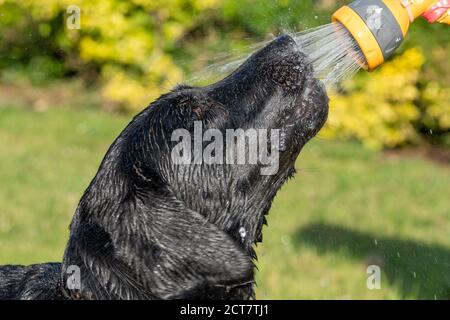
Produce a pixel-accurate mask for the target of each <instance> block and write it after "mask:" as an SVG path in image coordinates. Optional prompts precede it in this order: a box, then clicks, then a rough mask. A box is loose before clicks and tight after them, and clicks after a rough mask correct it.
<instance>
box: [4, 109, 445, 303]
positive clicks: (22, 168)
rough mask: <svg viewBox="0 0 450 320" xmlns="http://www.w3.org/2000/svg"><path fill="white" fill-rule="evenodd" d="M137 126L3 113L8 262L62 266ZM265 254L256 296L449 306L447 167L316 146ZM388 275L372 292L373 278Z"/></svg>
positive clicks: (109, 118)
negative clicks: (121, 142) (97, 178)
mask: <svg viewBox="0 0 450 320" xmlns="http://www.w3.org/2000/svg"><path fill="white" fill-rule="evenodd" d="M128 121H129V118H128V117H124V116H117V115H111V114H105V113H100V112H96V111H88V110H83V111H69V110H51V111H46V112H39V113H38V112H33V111H26V110H24V109H20V108H0V264H6V263H17V264H19V263H20V264H30V263H37V262H44V261H60V260H61V256H62V254H63V250H64V246H65V242H66V241H67V237H68V225H69V222H70V219H71V216H72V214H73V211H74V209H75V207H76V205H77V202H78V200H79V198H80V196H81V194H82V192H83V191H84V189H85V188H86V186H87V185H88V183H89V181H90V180H91V179H92V177H93V176H94V174H95V172H96V169H97V167H98V165H99V162H100V160H101V158H102V156H103V155H104V153H105V152H106V149H107V148H108V146H109V145H110V143H111V142H112V141H113V139H114V138H115V136H117V134H118V133H119V132H120V131H121V129H122V128H123V127H124V126H125V124H126V123H127V122H128ZM297 168H298V174H297V176H296V178H295V179H294V180H291V181H290V182H289V183H288V184H287V185H286V186H285V187H284V188H283V189H282V191H280V192H279V194H278V196H277V198H276V200H275V202H274V205H273V208H272V210H271V213H270V215H269V218H268V221H269V227H266V228H265V230H264V237H263V238H264V242H263V244H262V245H260V246H259V247H258V252H259V263H258V268H259V272H258V276H257V278H258V290H257V293H258V298H264V299H265V298H268V299H270V298H273V299H281V298H287V299H298V298H306V299H319V298H330V299H336V298H344V299H347V298H349V299H350V298H351V299H355V298H362V299H365V298H384V299H392V298H430V299H434V298H438V299H439V298H450V208H449V207H450V199H449V194H450V169H449V168H450V166H447V167H445V166H442V165H440V166H439V165H436V164H433V163H431V162H428V161H426V160H423V159H419V158H408V159H405V158H386V157H384V156H383V155H382V154H380V153H376V152H371V151H367V150H365V149H363V148H362V147H360V146H359V145H358V144H356V143H350V142H347V143H343V142H331V141H323V140H320V139H317V140H315V141H314V142H313V143H311V144H309V145H308V146H307V147H306V148H305V149H304V151H303V153H302V154H301V156H300V158H299V161H298V162H297ZM372 264H375V265H378V266H380V268H381V289H380V290H368V289H367V286H366V279H367V277H368V275H367V274H366V268H367V266H368V265H372Z"/></svg>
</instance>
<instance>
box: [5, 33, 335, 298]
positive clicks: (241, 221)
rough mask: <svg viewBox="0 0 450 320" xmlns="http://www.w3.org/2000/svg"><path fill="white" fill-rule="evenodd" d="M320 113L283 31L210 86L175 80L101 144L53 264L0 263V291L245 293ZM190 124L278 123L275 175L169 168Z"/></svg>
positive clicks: (311, 82)
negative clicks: (258, 248) (75, 277)
mask: <svg viewBox="0 0 450 320" xmlns="http://www.w3.org/2000/svg"><path fill="white" fill-rule="evenodd" d="M327 112H328V98H327V96H326V93H325V90H324V88H323V86H322V85H321V84H320V83H319V82H318V81H317V80H316V79H315V78H314V77H313V72H312V67H311V66H310V64H309V63H308V61H307V58H306V57H305V56H304V55H303V54H302V53H301V52H300V51H299V50H298V48H297V46H296V44H295V42H294V41H293V40H292V38H290V37H289V36H282V37H279V38H277V39H276V40H275V41H273V42H272V43H271V44H269V45H268V46H267V47H265V48H263V49H262V50H260V51H259V52H257V53H256V54H254V55H253V56H252V57H251V58H249V59H248V60H247V61H246V62H245V63H244V65H243V66H241V67H240V68H239V69H238V70H236V71H235V72H234V73H233V74H231V75H230V76H229V77H227V78H226V79H224V80H222V81H220V82H218V83H216V84H213V85H211V86H208V87H203V88H193V87H189V86H178V87H177V88H175V89H174V90H173V91H172V92H170V93H169V94H166V95H164V96H162V97H161V98H159V99H158V100H157V101H155V102H154V103H152V104H151V105H150V106H149V107H148V108H146V109H145V110H143V111H142V112H141V113H140V114H139V115H137V116H136V117H135V118H134V119H133V120H132V121H131V123H130V124H129V125H128V126H127V127H126V128H125V129H124V130H123V132H122V133H121V134H120V135H119V137H118V138H117V139H116V140H115V141H114V143H113V144H112V145H111V147H110V149H109V150H108V152H107V154H106V156H105V158H104V159H103V161H102V163H101V165H100V168H99V170H98V172H97V174H96V176H95V178H94V179H93V180H92V182H91V184H90V185H89V187H88V188H87V190H86V191H85V193H84V195H83V197H82V198H81V200H80V203H79V206H78V208H77V210H76V212H75V215H74V218H73V221H72V223H71V225H70V239H69V242H68V244H67V247H66V250H65V253H64V259H63V262H62V264H59V263H55V264H50V263H48V264H41V265H34V266H28V267H23V266H2V267H0V298H2V299H65V298H74V299H175V298H200V299H249V298H252V297H253V296H254V291H253V290H254V281H253V280H254V278H253V270H254V264H253V261H254V260H255V259H256V256H255V252H254V250H253V246H254V245H255V243H257V242H259V241H261V240H262V227H263V224H265V215H266V214H267V213H268V211H269V208H270V206H271V203H272V200H273V198H274V197H275V194H276V192H277V191H278V189H279V188H280V187H281V185H282V184H283V183H284V182H285V181H286V180H287V179H288V178H289V177H291V176H292V175H293V174H294V172H295V169H294V162H295V160H296V158H297V156H298V154H299V152H300V150H301V148H302V147H303V145H304V144H305V143H306V142H307V141H308V140H309V139H310V138H312V137H313V136H314V135H315V134H316V133H317V131H318V130H319V129H320V128H321V127H322V125H323V123H324V122H325V119H326V116H327ZM196 120H200V121H202V122H203V126H204V129H205V130H206V129H207V128H217V129H219V130H221V131H224V130H225V129H230V128H231V129H232V128H243V129H247V128H267V129H271V128H281V129H282V132H283V141H284V143H283V146H284V147H283V149H282V152H281V153H280V167H279V170H278V172H277V173H276V174H275V175H272V176H263V175H260V174H259V173H260V171H259V169H260V167H261V165H206V164H203V165H176V164H174V163H173V162H172V160H171V156H170V154H171V150H172V148H173V146H174V145H175V143H176V142H171V134H172V132H173V130H175V129H179V128H186V129H188V130H190V131H192V130H193V122H194V121H196ZM55 192H56V191H55ZM241 228H244V230H245V231H246V235H245V237H241V235H240V233H239V230H240V229H241ZM70 265H77V266H79V267H80V269H81V280H82V282H81V290H69V289H67V286H66V285H65V284H66V281H67V277H68V274H67V272H66V271H67V268H68V267H69V266H70Z"/></svg>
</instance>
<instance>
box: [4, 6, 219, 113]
mask: <svg viewBox="0 0 450 320" xmlns="http://www.w3.org/2000/svg"><path fill="white" fill-rule="evenodd" d="M218 3H219V0H159V1H155V0H129V1H119V0H41V1H39V3H37V2H36V1H35V0H20V1H19V0H3V1H1V2H0V6H5V5H11V4H15V5H17V6H19V7H20V8H22V9H23V10H24V11H25V12H28V13H29V14H31V16H32V19H33V20H34V21H38V22H39V24H40V25H45V23H46V22H48V21H53V20H55V19H56V17H58V16H61V15H62V18H63V20H62V21H60V22H61V24H59V25H58V26H57V27H58V28H60V29H61V30H60V36H59V39H60V40H61V42H63V43H60V44H59V45H61V46H62V45H63V44H65V45H66V46H67V47H68V48H67V47H66V50H68V51H69V52H70V51H73V52H74V53H76V54H77V55H78V56H79V57H80V58H81V60H82V61H83V62H84V63H91V64H95V65H97V66H99V68H100V77H101V79H100V80H101V84H102V93H103V95H104V97H105V98H106V99H109V100H112V101H114V102H115V103H116V104H118V105H119V106H121V107H122V108H125V109H130V108H137V109H141V108H143V107H145V106H146V105H147V104H148V103H149V102H151V101H152V100H153V99H155V98H157V97H158V96H159V95H160V94H161V93H163V92H164V91H167V90H168V89H170V88H171V87H173V86H174V85H175V84H177V83H178V82H180V81H181V80H182V72H181V70H180V68H179V67H178V66H177V65H176V64H175V63H174V61H173V57H172V56H171V54H170V53H169V51H170V48H171V47H172V46H174V45H175V44H176V43H177V41H179V40H180V39H181V37H182V36H183V35H184V33H185V32H187V31H189V30H190V28H192V27H193V26H194V25H195V24H196V23H197V21H198V19H199V18H200V17H201V15H202V14H204V12H206V11H207V10H210V9H214V8H215V7H216V6H217V5H218ZM71 5H76V6H78V7H79V8H80V10H81V15H80V29H79V30H69V29H65V30H64V19H66V18H67V17H68V14H67V13H66V10H67V8H68V7H69V6H71Z"/></svg>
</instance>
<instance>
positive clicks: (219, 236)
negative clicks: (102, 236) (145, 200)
mask: <svg viewBox="0 0 450 320" xmlns="http://www.w3.org/2000/svg"><path fill="white" fill-rule="evenodd" d="M139 211H140V212H139V213H137V212H134V213H133V214H132V215H129V216H127V217H124V218H125V219H130V220H129V221H123V223H124V224H125V225H128V226H129V230H133V236H132V237H127V238H124V237H120V236H117V237H114V236H113V237H112V243H113V245H114V247H115V248H120V249H121V250H118V251H116V250H115V256H116V257H117V258H118V259H120V260H122V261H124V262H125V263H129V261H127V260H128V259H130V255H136V257H139V259H141V263H144V264H145V266H143V267H145V269H147V270H149V271H150V272H152V275H153V276H152V277H150V283H148V284H147V285H148V287H149V288H150V290H151V292H152V294H154V295H156V296H157V297H159V298H161V299H180V298H188V297H190V298H192V297H195V296H196V295H198V296H204V293H205V291H206V292H210V291H211V290H214V289H216V290H219V289H220V290H223V287H224V286H230V287H235V286H239V285H243V284H248V282H249V281H251V279H253V267H254V266H253V262H252V261H251V259H250V257H249V256H248V255H247V254H245V253H244V252H243V250H242V249H241V248H240V247H239V246H238V245H237V244H236V243H235V242H234V240H233V239H232V238H231V237H230V236H229V235H228V234H226V233H225V232H223V231H221V230H219V229H218V228H217V227H216V226H215V225H213V224H211V223H209V222H208V221H207V220H206V219H205V218H204V217H203V216H201V215H200V214H199V213H197V212H194V211H192V210H190V209H188V208H186V207H184V206H183V204H182V203H181V202H179V201H178V200H177V199H175V198H171V199H164V200H162V199H161V200H156V201H155V199H152V206H151V207H140V209H139ZM116 234H117V235H119V234H118V233H116ZM149 243H153V244H155V246H152V247H151V248H150V247H148V246H147V245H146V244H149ZM131 259H133V257H131ZM138 273H139V271H138ZM219 287H221V288H219Z"/></svg>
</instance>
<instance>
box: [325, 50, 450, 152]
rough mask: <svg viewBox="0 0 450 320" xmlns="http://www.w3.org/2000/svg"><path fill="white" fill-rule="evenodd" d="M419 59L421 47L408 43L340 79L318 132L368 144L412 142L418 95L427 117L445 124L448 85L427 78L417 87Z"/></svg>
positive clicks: (417, 117)
mask: <svg viewBox="0 0 450 320" xmlns="http://www.w3.org/2000/svg"><path fill="white" fill-rule="evenodd" d="M423 64H424V56H423V53H422V51H421V50H420V49H417V48H412V49H409V50H407V51H405V52H404V53H403V54H402V55H399V56H397V57H396V58H394V59H392V60H390V61H388V62H386V63H385V64H384V65H383V66H382V67H381V68H379V69H378V70H376V71H374V72H371V73H368V74H361V76H360V77H357V78H355V79H353V80H349V81H347V82H346V83H344V85H343V92H342V93H337V92H334V93H332V94H331V99H330V116H329V120H328V124H327V126H326V128H325V129H324V130H323V132H322V133H323V135H325V136H326V137H346V138H350V137H351V138H357V139H359V140H361V141H362V142H363V143H364V144H365V145H366V146H368V147H370V148H374V149H380V148H382V147H388V148H392V147H396V146H399V145H403V144H406V143H415V142H418V141H419V139H420V136H419V133H418V130H417V128H416V126H415V124H416V122H417V121H419V120H420V119H421V118H422V117H423V112H422V110H421V100H423V97H425V98H426V101H423V107H424V110H425V111H424V112H425V115H426V119H427V122H429V123H430V124H431V123H434V122H435V121H437V122H438V123H439V124H438V126H442V127H447V128H448V120H449V116H450V110H449V106H448V103H446V102H445V101H447V102H448V101H449V100H448V94H449V93H448V89H442V88H440V87H439V86H438V85H437V84H433V83H431V84H429V85H428V86H427V87H426V89H425V90H424V91H423V92H421V90H419V83H420V78H421V77H420V76H421V69H422V65H423ZM446 99H447V100H446Z"/></svg>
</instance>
